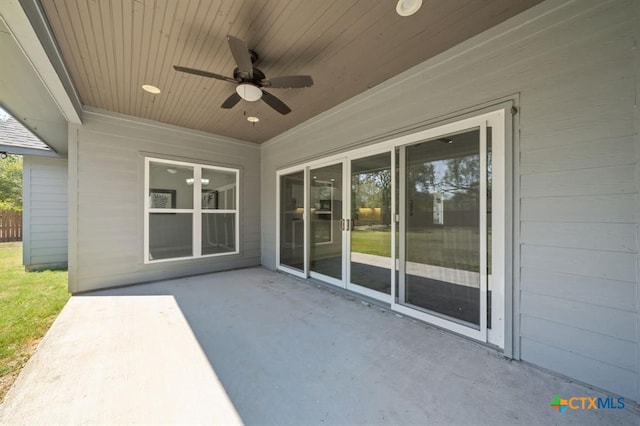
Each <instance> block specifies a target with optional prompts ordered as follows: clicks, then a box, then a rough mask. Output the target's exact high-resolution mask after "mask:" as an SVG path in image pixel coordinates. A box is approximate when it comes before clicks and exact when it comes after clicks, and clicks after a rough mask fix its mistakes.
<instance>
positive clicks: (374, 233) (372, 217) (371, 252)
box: [350, 152, 393, 294]
mask: <svg viewBox="0 0 640 426" xmlns="http://www.w3.org/2000/svg"><path fill="white" fill-rule="evenodd" d="M351 221H352V223H353V227H352V231H351V256H350V261H351V282H352V283H354V284H358V285H360V286H362V287H367V288H370V289H372V290H376V291H381V292H383V293H386V294H391V265H392V264H393V262H391V155H390V154H389V153H388V152H385V153H384V154H378V155H373V156H370V157H365V158H360V159H357V160H353V161H351Z"/></svg>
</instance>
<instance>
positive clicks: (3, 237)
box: [0, 211, 22, 243]
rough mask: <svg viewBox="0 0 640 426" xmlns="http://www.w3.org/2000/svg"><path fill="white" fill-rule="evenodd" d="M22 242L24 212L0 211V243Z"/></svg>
mask: <svg viewBox="0 0 640 426" xmlns="http://www.w3.org/2000/svg"><path fill="white" fill-rule="evenodd" d="M9 241H22V212H10V211H0V243H6V242H9Z"/></svg>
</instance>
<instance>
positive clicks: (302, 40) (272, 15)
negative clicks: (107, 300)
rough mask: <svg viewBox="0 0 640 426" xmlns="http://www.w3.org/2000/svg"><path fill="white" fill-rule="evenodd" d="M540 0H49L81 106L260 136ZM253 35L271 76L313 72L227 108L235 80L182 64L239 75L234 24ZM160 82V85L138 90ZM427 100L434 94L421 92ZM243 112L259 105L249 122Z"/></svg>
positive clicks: (240, 33) (243, 35)
mask: <svg viewBox="0 0 640 426" xmlns="http://www.w3.org/2000/svg"><path fill="white" fill-rule="evenodd" d="M540 1H541V0H423V5H422V8H421V9H420V10H419V12H418V13H417V14H415V15H413V16H410V17H404V18H403V17H400V16H399V15H397V14H396V11H395V6H396V0H366V1H363V0H360V1H357V0H332V1H330V0H322V1H311V0H218V1H215V0H99V1H98V0H42V4H43V7H44V10H45V13H46V16H47V19H48V20H49V23H50V25H51V27H52V30H53V33H54V35H55V37H56V40H57V43H58V45H59V48H60V51H61V54H62V57H63V58H64V61H65V63H66V65H67V67H68V69H69V72H70V74H71V78H72V80H73V82H74V85H75V87H76V89H77V91H78V94H79V96H80V98H81V100H82V102H83V104H84V105H89V106H92V107H96V108H101V109H105V110H109V111H113V112H118V113H122V114H129V115H133V116H137V117H141V118H145V119H151V120H157V121H161V122H165V123H170V124H175V125H178V126H182V127H187V128H191V129H196V130H202V131H206V132H210V133H214V134H219V135H224V136H228V137H232V138H237V139H242V140H246V141H252V142H256V143H261V142H264V141H267V140H269V139H271V138H272V137H274V136H276V135H278V134H280V133H282V132H284V131H286V130H288V129H290V128H292V127H294V126H295V125H297V124H299V123H301V122H303V121H305V120H308V119H310V118H312V117H314V116H315V115H317V114H319V113H321V112H323V111H326V110H327V109H329V108H331V107H333V106H335V105H337V104H339V103H341V102H343V101H345V100H347V99H349V98H351V97H353V96H355V95H357V94H359V93H362V92H364V91H366V90H367V89H369V88H371V87H373V86H375V85H377V84H379V83H381V82H383V81H385V80H387V79H388V78H390V77H393V76H394V75H397V74H399V73H400V72H402V71H405V70H406V69H408V68H410V67H412V66H414V65H416V64H418V63H420V62H423V61H425V60H427V59H428V58H430V57H432V56H434V55H436V54H438V53H440V52H443V51H445V50H447V49H449V48H450V47H452V46H455V45H456V44H458V43H460V42H462V41H464V40H466V39H468V38H470V37H472V36H474V35H476V34H479V33H480V32H482V31H484V30H486V29H488V28H491V27H492V26H495V25H496V24H498V23H500V22H502V21H504V20H506V19H508V18H510V17H512V16H514V15H516V14H518V13H520V12H522V11H523V10H525V9H528V8H529V7H531V6H533V5H535V4H537V3H539V2H540ZM227 34H231V35H234V36H236V37H238V38H240V39H243V40H245V41H246V42H247V45H248V47H249V48H250V49H253V50H254V51H256V52H257V53H258V55H259V56H260V59H259V61H258V62H257V63H256V64H254V66H256V67H257V68H259V69H261V70H262V71H263V72H264V73H265V74H266V76H267V78H269V77H275V76H286V75H294V74H309V75H311V76H313V79H314V81H315V85H314V86H313V87H311V88H306V89H292V90H289V89H269V90H268V91H270V92H271V93H273V94H274V95H276V96H278V97H279V98H280V99H282V100H283V101H284V102H285V103H286V104H287V105H288V106H289V107H290V108H291V109H292V112H291V113H290V114H288V115H285V116H283V115H280V114H278V113H277V112H276V111H274V110H273V109H271V108H270V107H269V106H267V105H266V104H265V103H264V102H261V101H258V102H246V101H240V103H239V104H238V105H236V106H235V107H234V108H233V109H230V110H226V109H221V108H220V105H221V104H222V102H223V101H224V100H225V99H226V98H227V97H228V96H229V95H230V94H232V93H233V91H234V90H235V85H234V84H233V83H228V82H225V81H219V80H214V79H209V78H204V77H200V76H195V75H188V74H184V73H180V72H177V71H175V70H174V69H173V67H172V66H173V65H182V66H185V67H190V68H197V69H201V70H206V71H209V72H214V73H217V74H223V75H226V76H233V69H234V67H235V64H234V62H233V58H232V56H231V53H230V52H229V49H228V45H227V41H226V35H227ZM143 84H152V85H155V86H157V87H159V88H160V89H161V91H162V92H161V93H160V94H158V95H153V94H149V93H147V92H145V91H143V90H142V89H141V86H142V85H143ZM425 101H426V100H425ZM246 116H257V117H259V118H260V122H259V123H257V124H256V125H252V124H251V123H249V122H248V121H246Z"/></svg>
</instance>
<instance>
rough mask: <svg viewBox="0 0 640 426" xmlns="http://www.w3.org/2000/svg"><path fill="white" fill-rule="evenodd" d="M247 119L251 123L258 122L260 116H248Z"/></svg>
mask: <svg viewBox="0 0 640 426" xmlns="http://www.w3.org/2000/svg"><path fill="white" fill-rule="evenodd" d="M247 121H248V122H249V123H257V122H258V121H260V119H259V118H258V117H247Z"/></svg>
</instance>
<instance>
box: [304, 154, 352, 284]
mask: <svg viewBox="0 0 640 426" xmlns="http://www.w3.org/2000/svg"><path fill="white" fill-rule="evenodd" d="M309 177H310V179H309V180H310V191H309V219H310V228H309V262H310V263H309V269H310V271H311V272H316V273H319V274H322V275H325V276H328V277H332V278H335V279H337V280H342V277H343V259H342V253H343V228H344V221H343V217H342V163H337V164H333V165H331V166H326V167H320V168H316V169H311V170H310V172H309Z"/></svg>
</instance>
